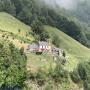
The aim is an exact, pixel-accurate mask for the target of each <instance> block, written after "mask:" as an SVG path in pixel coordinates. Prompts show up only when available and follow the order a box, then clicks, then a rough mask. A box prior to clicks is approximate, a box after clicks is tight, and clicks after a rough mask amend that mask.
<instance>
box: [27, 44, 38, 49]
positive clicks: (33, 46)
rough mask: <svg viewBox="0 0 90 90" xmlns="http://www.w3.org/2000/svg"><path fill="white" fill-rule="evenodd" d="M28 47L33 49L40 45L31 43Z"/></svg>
mask: <svg viewBox="0 0 90 90" xmlns="http://www.w3.org/2000/svg"><path fill="white" fill-rule="evenodd" d="M28 47H29V48H31V49H32V48H38V45H37V44H31V45H29V46H28Z"/></svg>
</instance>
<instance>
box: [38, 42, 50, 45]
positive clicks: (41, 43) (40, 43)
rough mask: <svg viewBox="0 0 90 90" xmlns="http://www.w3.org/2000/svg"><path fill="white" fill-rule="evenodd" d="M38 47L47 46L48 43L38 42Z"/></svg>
mask: <svg viewBox="0 0 90 90" xmlns="http://www.w3.org/2000/svg"><path fill="white" fill-rule="evenodd" d="M39 45H40V46H48V45H49V43H48V42H45V41H41V42H39Z"/></svg>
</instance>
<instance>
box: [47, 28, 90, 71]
mask: <svg viewBox="0 0 90 90" xmlns="http://www.w3.org/2000/svg"><path fill="white" fill-rule="evenodd" d="M45 29H46V30H47V31H48V32H49V34H50V37H51V39H52V38H53V36H55V35H56V36H58V38H59V39H60V47H61V48H63V49H64V50H65V51H66V58H67V64H66V68H67V69H69V70H73V68H75V67H76V66H77V64H78V62H79V61H83V60H89V59H90V49H88V48H87V47H85V46H83V45H82V44H80V43H79V42H77V41H76V40H74V39H72V38H71V37H69V36H68V35H66V34H65V33H63V32H61V31H60V30H58V29H56V28H53V27H50V26H45Z"/></svg>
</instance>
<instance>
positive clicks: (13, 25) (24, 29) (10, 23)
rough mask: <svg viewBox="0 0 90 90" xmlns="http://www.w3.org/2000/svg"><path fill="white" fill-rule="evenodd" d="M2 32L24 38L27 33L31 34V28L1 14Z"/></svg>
mask: <svg viewBox="0 0 90 90" xmlns="http://www.w3.org/2000/svg"><path fill="white" fill-rule="evenodd" d="M0 30H2V31H7V32H12V33H14V34H17V35H20V36H23V37H25V36H26V34H27V33H31V27H29V26H28V25H25V24H24V23H22V22H21V21H19V20H17V19H16V18H14V17H13V16H11V15H10V14H7V13H4V12H0ZM19 31H20V32H19ZM31 37H32V36H31Z"/></svg>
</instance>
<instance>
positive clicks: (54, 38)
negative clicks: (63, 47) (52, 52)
mask: <svg viewBox="0 0 90 90" xmlns="http://www.w3.org/2000/svg"><path fill="white" fill-rule="evenodd" d="M52 43H53V44H54V45H55V46H56V47H60V39H59V38H58V36H56V35H55V36H54V37H53V40H52Z"/></svg>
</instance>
